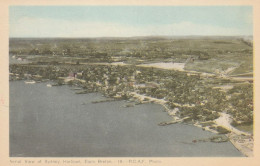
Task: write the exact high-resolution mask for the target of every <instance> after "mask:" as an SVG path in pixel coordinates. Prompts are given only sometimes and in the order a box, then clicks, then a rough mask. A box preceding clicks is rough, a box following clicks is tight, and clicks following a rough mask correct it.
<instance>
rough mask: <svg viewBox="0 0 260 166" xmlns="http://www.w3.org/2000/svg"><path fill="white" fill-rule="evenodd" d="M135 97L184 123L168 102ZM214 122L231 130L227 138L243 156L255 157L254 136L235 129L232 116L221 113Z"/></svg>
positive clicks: (207, 128)
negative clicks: (155, 105)
mask: <svg viewBox="0 0 260 166" xmlns="http://www.w3.org/2000/svg"><path fill="white" fill-rule="evenodd" d="M131 94H132V95H133V97H134V98H136V99H138V100H140V102H142V101H143V100H144V99H145V98H146V99H148V100H149V101H148V102H154V103H156V104H160V105H162V106H163V107H164V108H165V110H166V112H167V113H168V114H169V115H170V116H171V117H172V118H173V119H174V121H176V123H181V122H183V119H180V118H179V117H178V116H177V115H176V111H174V110H171V109H170V108H168V107H167V106H166V105H165V104H166V102H167V101H165V100H163V99H156V98H153V97H150V96H145V95H140V94H137V93H135V92H132V93H131ZM214 122H215V123H216V125H218V126H223V127H225V128H227V129H228V130H230V131H231V132H230V133H228V134H225V136H226V137H227V138H228V139H229V141H230V142H231V143H232V144H233V145H234V147H235V148H236V149H237V150H239V151H240V152H241V153H242V154H243V155H245V156H246V157H253V156H254V155H253V143H254V139H253V136H252V134H250V133H247V132H244V131H241V130H238V129H236V128H234V127H233V126H232V125H231V124H230V123H231V119H230V115H229V114H226V113H220V117H219V118H218V119H216V120H214ZM170 124H174V123H170ZM193 125H194V126H196V127H199V128H203V127H202V126H201V125H199V124H196V123H195V124H193ZM203 129H204V130H206V131H210V132H213V133H216V134H218V132H217V131H215V130H212V129H210V128H209V127H205V128H203Z"/></svg>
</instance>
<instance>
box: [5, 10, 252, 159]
mask: <svg viewBox="0 0 260 166" xmlns="http://www.w3.org/2000/svg"><path fill="white" fill-rule="evenodd" d="M8 20H9V157H244V158H246V157H254V150H253V149H254V130H253V129H254V102H253V96H254V93H253V91H254V89H253V87H254V77H253V75H254V66H253V56H254V55H253V48H254V42H253V41H254V36H253V7H252V6H235V5H234V6H232V5H231V6H113V5H111V6H101V5H100V6H87V5H85V6H84V5H82V6H15V5H11V6H9V18H8Z"/></svg>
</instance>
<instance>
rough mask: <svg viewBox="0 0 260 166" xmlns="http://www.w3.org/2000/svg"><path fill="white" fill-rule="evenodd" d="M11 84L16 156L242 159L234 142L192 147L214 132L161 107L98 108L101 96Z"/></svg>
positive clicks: (113, 104) (104, 105)
mask: <svg viewBox="0 0 260 166" xmlns="http://www.w3.org/2000/svg"><path fill="white" fill-rule="evenodd" d="M46 85H47V83H38V84H25V83H24V82H23V81H14V82H10V156H11V157H180V156H185V157H191V156H229V157H230V156H242V154H241V153H240V152H239V151H238V150H237V149H236V148H235V147H234V146H233V145H232V144H231V143H230V142H225V143H211V142H206V143H192V140H194V139H201V138H207V137H209V136H213V135H214V134H213V133H210V132H207V131H203V130H201V129H200V128H197V127H194V126H190V125H184V124H174V125H169V126H158V125H157V124H158V123H160V122H162V121H167V120H171V118H170V117H169V116H168V115H167V113H166V112H163V108H162V107H161V106H160V105H157V104H143V105H137V106H135V107H129V108H124V107H122V106H124V105H125V104H127V103H126V102H125V101H116V102H105V103H99V104H93V103H91V102H92V101H96V100H102V99H104V97H102V96H101V94H98V93H91V94H82V95H77V94H75V92H74V91H73V90H71V87H68V86H61V87H52V88H49V87H47V86H46Z"/></svg>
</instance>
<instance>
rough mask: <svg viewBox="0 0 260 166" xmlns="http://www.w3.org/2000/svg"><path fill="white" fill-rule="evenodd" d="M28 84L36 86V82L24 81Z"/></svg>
mask: <svg viewBox="0 0 260 166" xmlns="http://www.w3.org/2000/svg"><path fill="white" fill-rule="evenodd" d="M24 82H25V83H26V84H35V83H36V82H35V81H33V80H31V81H24Z"/></svg>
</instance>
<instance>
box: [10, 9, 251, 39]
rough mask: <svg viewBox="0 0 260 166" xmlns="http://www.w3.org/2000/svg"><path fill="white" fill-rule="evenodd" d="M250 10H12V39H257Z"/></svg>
mask: <svg viewBox="0 0 260 166" xmlns="http://www.w3.org/2000/svg"><path fill="white" fill-rule="evenodd" d="M252 13H253V8H252V7H251V6H10V7H9V36H10V37H83V38H84V37H132V36H188V35H202V36H210V35H214V36H216V35H217V36H237V35H239V36H243V35H245V36H248V35H253V16H252Z"/></svg>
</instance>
